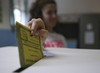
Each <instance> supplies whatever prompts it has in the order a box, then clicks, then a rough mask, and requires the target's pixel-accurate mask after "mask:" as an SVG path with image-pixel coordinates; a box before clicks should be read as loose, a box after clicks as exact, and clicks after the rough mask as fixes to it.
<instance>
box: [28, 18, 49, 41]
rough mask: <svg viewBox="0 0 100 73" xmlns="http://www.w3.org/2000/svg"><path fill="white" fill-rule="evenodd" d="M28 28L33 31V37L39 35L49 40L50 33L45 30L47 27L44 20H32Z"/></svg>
mask: <svg viewBox="0 0 100 73" xmlns="http://www.w3.org/2000/svg"><path fill="white" fill-rule="evenodd" d="M28 27H29V28H30V29H31V35H34V34H37V35H40V36H41V37H42V38H44V39H45V38H47V36H48V31H47V30H45V25H44V22H43V21H42V19H40V18H38V19H32V20H31V21H29V23H28Z"/></svg>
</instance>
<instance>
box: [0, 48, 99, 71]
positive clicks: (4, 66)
mask: <svg viewBox="0 0 100 73" xmlns="http://www.w3.org/2000/svg"><path fill="white" fill-rule="evenodd" d="M48 50H49V51H48V52H46V53H49V54H48V56H47V57H45V58H43V59H42V60H40V61H38V62H37V63H35V64H34V65H32V66H31V67H29V68H27V69H25V70H24V71H22V72H21V73H100V57H99V56H100V50H86V49H66V48H58V49H56V48H51V49H50V48H48ZM19 67H20V65H19V57H18V49H17V47H2V48H0V73H12V72H13V71H14V70H16V69H18V68H19Z"/></svg>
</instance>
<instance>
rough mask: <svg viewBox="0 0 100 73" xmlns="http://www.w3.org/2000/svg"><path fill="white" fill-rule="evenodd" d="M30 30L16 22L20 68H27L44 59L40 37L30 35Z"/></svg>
mask: <svg viewBox="0 0 100 73" xmlns="http://www.w3.org/2000/svg"><path fill="white" fill-rule="evenodd" d="M30 32H31V29H29V28H28V27H27V26H25V25H23V24H21V23H19V22H16V35H17V41H18V49H19V57H20V64H21V67H22V68H25V67H28V66H30V65H32V64H34V63H35V62H37V61H38V60H40V59H41V58H43V57H44V55H43V52H42V43H41V37H40V36H38V35H30Z"/></svg>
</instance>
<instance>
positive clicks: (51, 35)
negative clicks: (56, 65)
mask: <svg viewBox="0 0 100 73" xmlns="http://www.w3.org/2000/svg"><path fill="white" fill-rule="evenodd" d="M34 18H35V19H34ZM38 18H41V19H42V20H41V19H38ZM34 21H36V22H37V23H34ZM39 21H40V23H39ZM57 22H58V17H57V4H56V2H55V0H36V2H35V3H33V4H32V6H31V9H30V23H29V26H30V28H31V29H32V28H33V30H34V29H35V31H34V32H32V33H33V34H34V33H36V32H37V31H39V34H40V32H41V34H40V35H42V36H43V37H45V36H47V35H48V37H45V38H46V39H45V41H44V47H67V42H66V39H65V38H64V36H62V35H61V34H58V33H56V32H55V31H54V30H53V28H54V27H55V26H56V25H57ZM44 25H45V26H44ZM40 29H42V31H40ZM45 29H46V30H48V34H47V32H46V30H45Z"/></svg>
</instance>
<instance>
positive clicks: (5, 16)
mask: <svg viewBox="0 0 100 73" xmlns="http://www.w3.org/2000/svg"><path fill="white" fill-rule="evenodd" d="M1 3H2V5H1V6H2V23H0V29H10V21H9V18H10V16H9V14H10V13H9V0H6V1H5V0H1Z"/></svg>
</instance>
